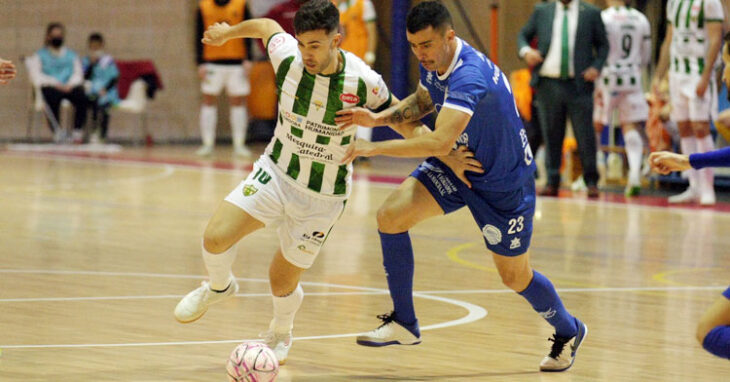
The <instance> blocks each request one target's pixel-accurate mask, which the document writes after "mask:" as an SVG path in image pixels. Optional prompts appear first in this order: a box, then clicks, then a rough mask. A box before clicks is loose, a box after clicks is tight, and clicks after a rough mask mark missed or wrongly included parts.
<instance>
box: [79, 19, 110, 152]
mask: <svg viewBox="0 0 730 382" xmlns="http://www.w3.org/2000/svg"><path fill="white" fill-rule="evenodd" d="M83 67H84V79H86V80H87V81H88V84H89V86H88V88H87V93H86V94H87V96H88V97H89V103H90V106H91V109H92V114H91V115H92V122H93V124H94V128H93V129H92V132H91V138H90V141H91V142H93V143H98V142H103V141H104V140H106V136H107V131H108V127H109V109H111V108H112V107H113V106H115V105H116V104H118V103H119V92H118V91H117V82H119V69H118V68H117V65H116V63H114V59H113V58H112V56H110V55H108V54H106V53H105V52H104V37H103V36H102V35H101V34H100V33H92V34H91V35H90V36H89V56H87V57H84V60H83Z"/></svg>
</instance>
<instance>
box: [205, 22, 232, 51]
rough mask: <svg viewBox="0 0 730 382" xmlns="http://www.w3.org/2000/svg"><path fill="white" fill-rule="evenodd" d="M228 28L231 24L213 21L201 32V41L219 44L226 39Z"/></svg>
mask: <svg viewBox="0 0 730 382" xmlns="http://www.w3.org/2000/svg"><path fill="white" fill-rule="evenodd" d="M230 29H231V26H230V25H228V24H227V23H215V24H213V25H211V26H209V27H208V29H207V30H206V31H205V33H203V40H201V41H202V42H203V44H207V45H213V46H221V45H223V44H225V43H226V41H228V37H227V34H228V31H229V30H230Z"/></svg>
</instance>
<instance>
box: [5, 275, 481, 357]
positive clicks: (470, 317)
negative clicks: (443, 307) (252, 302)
mask: <svg viewBox="0 0 730 382" xmlns="http://www.w3.org/2000/svg"><path fill="white" fill-rule="evenodd" d="M0 273H11V274H28V273H41V274H62V275H79V274H81V275H99V276H121V277H130V275H132V276H131V277H166V278H175V277H178V278H185V279H190V278H196V279H201V276H200V275H174V274H159V273H136V272H134V273H125V272H93V271H72V270H61V271H54V270H24V269H0ZM237 280H243V281H256V282H266V283H268V282H269V281H268V280H267V279H253V278H237ZM301 283H302V284H303V285H311V286H323V287H330V288H344V289H354V290H359V291H361V292H362V291H364V292H369V293H373V294H375V292H378V293H379V294H388V290H386V289H380V288H371V287H359V286H353V285H341V284H332V283H322V282H307V281H302V282H301ZM266 296H270V294H266ZM125 297H128V296H125ZM413 297H414V298H415V297H419V298H423V299H426V300H433V301H439V302H443V303H447V304H452V305H456V306H459V307H461V308H464V309H465V310H466V311H467V314H466V315H465V316H463V317H461V318H458V319H455V320H450V321H445V322H440V323H436V324H432V325H427V326H423V327H421V330H422V331H423V330H434V329H442V328H448V327H452V326H458V325H464V324H468V323H471V322H475V321H478V320H480V319H482V318H484V317H486V316H487V310H486V309H484V308H482V307H481V306H478V305H476V304H472V303H469V302H466V301H460V300H455V299H451V298H447V297H439V296H430V295H427V294H423V293H421V292H414V293H413ZM361 334H363V333H345V334H325V335H318V336H308V337H294V338H292V340H297V341H301V340H317V339H330V338H345V337H355V336H358V335H361ZM256 340H260V339H249V340H241V339H235V340H216V341H170V342H141V343H140V342H137V343H105V344H37V345H0V348H2V349H31V348H34V349H37V348H44V349H47V348H89V347H94V348H98V347H105V348H111V347H134V346H173V345H203V344H222V343H238V342H243V341H256Z"/></svg>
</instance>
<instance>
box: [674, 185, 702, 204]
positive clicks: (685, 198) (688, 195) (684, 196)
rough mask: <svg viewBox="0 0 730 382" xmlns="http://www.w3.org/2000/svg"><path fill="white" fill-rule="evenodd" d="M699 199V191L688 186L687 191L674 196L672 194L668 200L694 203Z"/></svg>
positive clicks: (677, 202)
mask: <svg viewBox="0 0 730 382" xmlns="http://www.w3.org/2000/svg"><path fill="white" fill-rule="evenodd" d="M697 199H698V197H697V193H696V192H695V190H694V189H692V188H688V189H687V190H686V191H684V192H683V193H681V194H677V195H674V196H670V197H669V199H668V201H669V204H679V203H693V202H696V201H697Z"/></svg>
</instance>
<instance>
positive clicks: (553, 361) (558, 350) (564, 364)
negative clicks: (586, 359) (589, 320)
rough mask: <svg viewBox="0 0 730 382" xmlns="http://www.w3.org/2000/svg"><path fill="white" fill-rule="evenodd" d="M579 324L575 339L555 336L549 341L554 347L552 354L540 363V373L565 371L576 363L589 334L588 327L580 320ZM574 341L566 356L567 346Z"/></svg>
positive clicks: (577, 321)
mask: <svg viewBox="0 0 730 382" xmlns="http://www.w3.org/2000/svg"><path fill="white" fill-rule="evenodd" d="M575 321H576V323H577V324H578V334H576V335H575V337H573V338H559V337H557V336H555V335H553V338H550V339H549V341H553V346H552V348H551V349H550V354H548V355H547V356H545V358H543V360H542V362H540V371H565V370H568V369H570V367H571V366H573V362H575V355H576V353H577V352H578V348H579V347H580V345H581V344H582V343H583V340H584V339H585V338H586V335H587V334H588V327H587V326H586V324H584V323H582V322H581V321H580V320H579V319H577V318H576V319H575ZM571 340H572V341H573V342H572V343H571V344H570V353H569V354H564V352H563V350H564V349H565V345H567V344H568V343H570V342H571Z"/></svg>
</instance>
